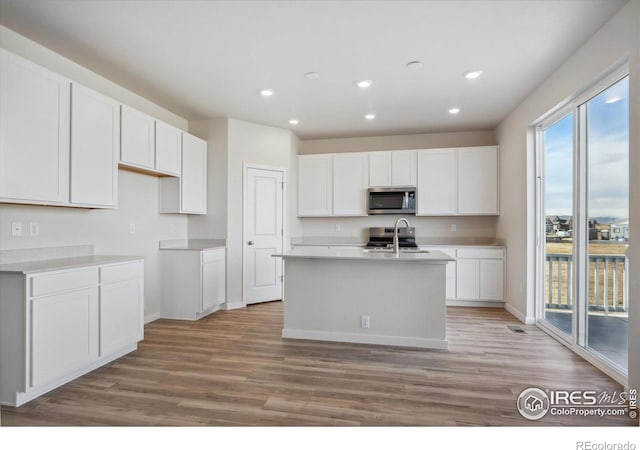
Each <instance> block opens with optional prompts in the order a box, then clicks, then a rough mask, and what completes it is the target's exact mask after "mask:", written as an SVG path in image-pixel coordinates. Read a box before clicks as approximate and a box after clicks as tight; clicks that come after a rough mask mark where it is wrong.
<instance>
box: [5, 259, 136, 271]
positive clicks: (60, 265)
mask: <svg viewBox="0 0 640 450" xmlns="http://www.w3.org/2000/svg"><path fill="white" fill-rule="evenodd" d="M141 259H144V258H142V257H141V256H120V255H87V256H75V257H71V258H60V259H44V260H38V261H24V262H16V263H11V264H0V272H13V273H22V274H25V275H28V274H31V273H39V272H49V271H52V270H65V269H77V268H81V267H89V266H98V265H101V264H110V263H120V262H127V261H139V260H141Z"/></svg>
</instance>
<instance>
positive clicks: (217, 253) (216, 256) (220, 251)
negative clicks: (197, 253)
mask: <svg viewBox="0 0 640 450" xmlns="http://www.w3.org/2000/svg"><path fill="white" fill-rule="evenodd" d="M224 251H225V249H224V248H217V249H215V250H207V251H204V252H202V262H203V263H208V262H211V261H219V260H221V259H224Z"/></svg>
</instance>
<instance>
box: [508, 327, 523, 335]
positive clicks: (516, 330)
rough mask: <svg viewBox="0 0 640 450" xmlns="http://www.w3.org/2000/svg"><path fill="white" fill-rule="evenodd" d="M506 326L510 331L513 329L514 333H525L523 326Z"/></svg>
mask: <svg viewBox="0 0 640 450" xmlns="http://www.w3.org/2000/svg"><path fill="white" fill-rule="evenodd" d="M507 328H509V329H510V330H511V331H513V332H514V333H516V334H527V332H526V331H525V330H524V328H522V327H521V326H518V325H509V326H508V327H507Z"/></svg>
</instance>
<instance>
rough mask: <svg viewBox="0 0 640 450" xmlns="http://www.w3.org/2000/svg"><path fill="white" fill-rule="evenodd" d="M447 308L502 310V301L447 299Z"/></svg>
mask: <svg viewBox="0 0 640 450" xmlns="http://www.w3.org/2000/svg"><path fill="white" fill-rule="evenodd" d="M447 306H467V307H473V308H504V302H503V301H498V300H496V301H493V300H491V301H489V300H451V299H447Z"/></svg>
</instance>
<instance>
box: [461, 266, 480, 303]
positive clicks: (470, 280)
mask: <svg viewBox="0 0 640 450" xmlns="http://www.w3.org/2000/svg"><path fill="white" fill-rule="evenodd" d="M479 272H480V267H479V260H477V259H458V261H457V263H456V297H457V299H458V300H477V299H479V298H480V288H479V286H480V283H479Z"/></svg>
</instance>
